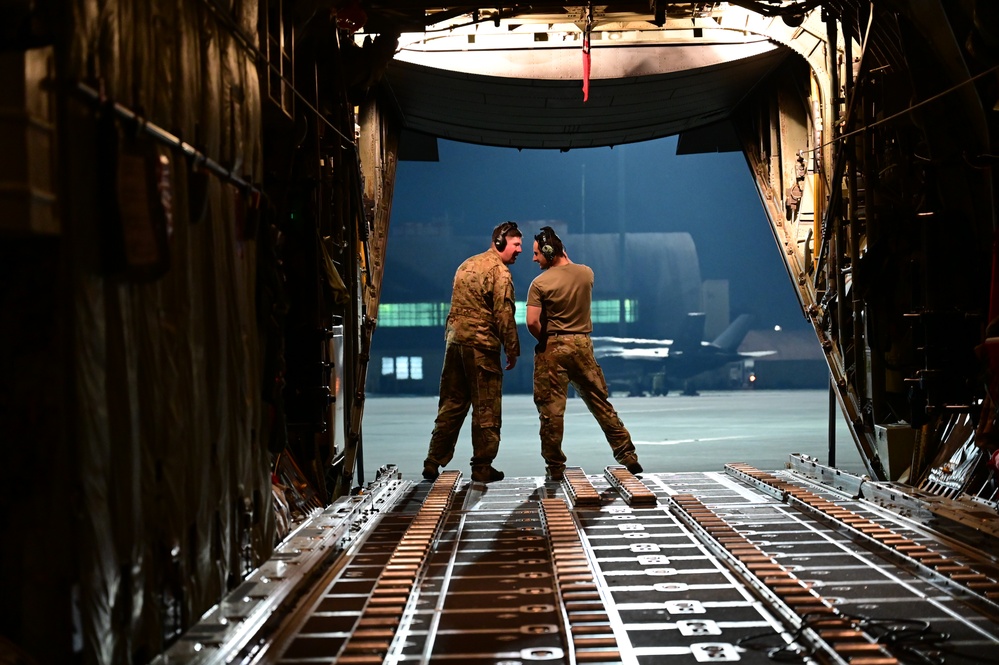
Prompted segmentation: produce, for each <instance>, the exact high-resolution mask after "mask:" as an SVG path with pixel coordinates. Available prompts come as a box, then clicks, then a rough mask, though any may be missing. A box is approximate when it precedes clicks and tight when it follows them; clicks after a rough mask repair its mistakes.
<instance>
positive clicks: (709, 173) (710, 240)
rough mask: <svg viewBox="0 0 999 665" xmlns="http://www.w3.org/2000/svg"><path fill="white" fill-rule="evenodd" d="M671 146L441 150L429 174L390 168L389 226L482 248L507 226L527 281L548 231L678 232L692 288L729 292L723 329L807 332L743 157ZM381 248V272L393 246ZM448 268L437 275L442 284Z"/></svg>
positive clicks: (419, 168)
mask: <svg viewBox="0 0 999 665" xmlns="http://www.w3.org/2000/svg"><path fill="white" fill-rule="evenodd" d="M676 142H677V139H676V137H670V138H666V139H660V140H656V141H649V142H645V143H636V144H629V145H624V146H617V147H615V148H591V149H582V150H572V151H569V152H566V153H562V152H558V151H555V150H523V151H518V150H516V149H512V148H491V147H483V146H475V145H469V144H463V143H457V142H453V141H443V140H442V141H439V142H438V146H439V154H440V161H439V162H410V161H404V162H400V163H399V168H398V174H397V179H396V186H395V195H394V199H393V204H392V226H393V228H397V227H398V226H399V225H404V224H428V223H429V224H446V225H450V226H451V227H452V229H454V231H455V232H456V233H460V234H461V235H474V234H482V237H483V239H484V240H485V242H486V243H488V237H489V233H490V231H491V230H492V228H493V227H494V226H496V225H497V224H498V223H500V222H502V221H504V220H508V219H509V220H514V221H517V222H518V223H519V224H520V226H521V228H522V230H523V231H524V235H525V242H524V245H525V252H524V255H522V256H521V258H520V260H518V262H517V264H516V265H515V266H514V268H513V269H514V270H525V269H528V270H532V271H533V270H536V269H537V267H536V266H535V265H534V264H533V263H531V257H530V243H531V241H532V236H533V234H534V233H535V232H537V229H538V228H540V227H541V226H543V225H544V224H546V223H548V222H550V221H559V222H564V223H565V224H566V225H567V228H568V230H569V232H570V233H582V232H587V233H608V232H619V231H620V230H622V228H624V229H625V230H626V231H629V232H640V231H660V232H662V231H685V232H688V233H690V234H691V236H692V237H693V239H694V243H695V245H696V247H697V253H698V256H699V260H700V266H701V278H702V279H704V280H708V279H727V280H729V299H730V306H731V316H732V317H733V318H734V317H735V316H736V315H737V314H740V313H743V312H749V313H752V314H755V315H756V326H755V327H756V328H773V326H774V325H780V326H782V327H784V328H785V329H791V330H795V329H797V330H803V329H807V328H808V324H807V322H806V321H805V319H804V317H803V315H802V313H801V309H800V307H799V306H798V302H797V299H796V297H795V294H794V289H793V287H792V286H791V283H790V281H789V278H788V276H787V272H786V271H785V269H784V266H783V263H782V262H781V256H780V252H779V250H778V247H777V244H776V242H775V241H774V238H773V234H772V233H771V231H770V228H769V226H768V224H767V221H766V216H765V214H764V212H763V207H762V205H761V203H760V199H759V195H758V194H757V192H756V188H755V185H754V183H753V180H752V177H751V175H750V172H749V167H748V166H747V165H746V161H745V158H744V157H743V156H742V153H738V152H729V153H711V154H703V155H676ZM584 178H585V196H584ZM389 244H390V248H389V255H388V261H387V263H386V266H385V269H386V271H387V272H391V270H392V261H391V256H392V252H393V249H397V248H393V247H392V246H391V245H392V238H391V235H390V240H389ZM486 246H488V245H487V244H484V245H483V248H485V247H486ZM568 249H569V253H570V256H571V254H572V248H571V246H570V247H569V248H568ZM523 264H526V267H525V265H523ZM455 268H456V266H441V270H444V271H445V272H447V273H448V275H449V276H450V275H451V274H452V273H453V272H454V269H455Z"/></svg>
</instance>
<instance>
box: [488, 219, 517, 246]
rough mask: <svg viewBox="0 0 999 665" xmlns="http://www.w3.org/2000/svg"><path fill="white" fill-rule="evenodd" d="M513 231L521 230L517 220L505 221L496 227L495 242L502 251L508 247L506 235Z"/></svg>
mask: <svg viewBox="0 0 999 665" xmlns="http://www.w3.org/2000/svg"><path fill="white" fill-rule="evenodd" d="M511 231H519V229H518V228H517V222H503V223H502V224H500V225H499V226H497V227H496V232H495V234H494V235H493V244H494V245H496V249H498V250H499V251H501V252H502V251H503V250H504V249H506V236H507V234H508V233H510V232H511Z"/></svg>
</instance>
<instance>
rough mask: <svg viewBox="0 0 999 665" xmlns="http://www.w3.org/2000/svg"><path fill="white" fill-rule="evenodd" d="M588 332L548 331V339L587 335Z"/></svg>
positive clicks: (588, 334)
mask: <svg viewBox="0 0 999 665" xmlns="http://www.w3.org/2000/svg"><path fill="white" fill-rule="evenodd" d="M589 336H590V333H567V332H557V333H548V339H557V338H559V337H589Z"/></svg>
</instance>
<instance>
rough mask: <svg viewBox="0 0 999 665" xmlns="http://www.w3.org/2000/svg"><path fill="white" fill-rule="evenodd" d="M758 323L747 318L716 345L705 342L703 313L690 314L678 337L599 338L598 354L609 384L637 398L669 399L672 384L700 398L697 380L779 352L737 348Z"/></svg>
mask: <svg viewBox="0 0 999 665" xmlns="http://www.w3.org/2000/svg"><path fill="white" fill-rule="evenodd" d="M752 322H753V317H752V316H751V315H750V314H742V315H740V316H739V317H737V318H736V319H735V321H733V322H732V323H731V324H730V325H729V326H728V328H726V329H725V330H724V331H722V333H721V334H720V335H718V337H717V338H715V339H714V341H711V342H708V341H705V340H703V339H702V338H703V337H704V313H702V312H692V313H690V314H688V315H687V319H686V321H685V322H684V326H683V329H682V330H681V332H680V334H679V335H678V336H677V337H676V339H642V338H634V337H594V338H593V351H594V355H595V356H596V358H597V361H598V362H599V363H600V366H601V367H602V368H603V370H604V375H605V376H606V377H607V381H608V383H610V384H611V385H613V384H615V383H618V384H620V383H624V384H625V385H627V386H628V390H629V392H630V393H631V394H632V395H640V394H643V393H645V392H649V393H651V394H658V395H665V394H667V393H668V392H669V389H670V387H671V385H682V386H683V390H684V393H685V394H696V390H695V388H694V385H693V383H692V381H691V380H692V379H693V378H694V377H696V376H697V375H699V374H703V373H704V372H708V371H710V370H713V369H717V368H719V367H722V366H724V365H727V364H728V363H731V362H736V361H739V360H743V359H748V358H759V357H761V356H767V355H772V354H774V353H775V351H753V352H743V353H740V352H739V351H738V350H737V349H738V348H739V345H740V344H742V340H743V339H744V338H745V337H746V333H747V332H749V327H750V325H751V324H752Z"/></svg>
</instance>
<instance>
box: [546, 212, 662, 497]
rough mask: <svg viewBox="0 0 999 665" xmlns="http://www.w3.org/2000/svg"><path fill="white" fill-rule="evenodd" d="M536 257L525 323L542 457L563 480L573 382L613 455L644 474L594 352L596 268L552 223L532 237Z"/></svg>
mask: <svg viewBox="0 0 999 665" xmlns="http://www.w3.org/2000/svg"><path fill="white" fill-rule="evenodd" d="M534 261H535V263H537V264H538V265H539V266H540V267H541V270H542V273H541V274H540V275H538V276H537V277H536V278H535V279H534V281H533V282H531V288H530V290H529V291H528V293H527V327H528V329H529V330H530V331H531V334H532V335H534V336H535V337H536V338H537V339H538V345H537V346H536V347H535V349H534V404H535V406H537V407H538V416H539V417H540V419H541V456H542V457H543V458H544V460H545V464H546V465H547V475H548V478H550V479H552V480H561V478H562V474H563V472H564V471H565V462H566V457H565V453H564V452H562V434H563V431H564V421H565V403H566V397H567V393H566V391H567V390H568V387H569V384H570V383H571V384H572V386H573V388H575V389H576V392H577V393H578V394H579V396H580V397H581V398H582V400H583V402H584V403H585V404H586V407H587V408H588V409H589V410H590V413H592V414H593V417H594V418H596V419H597V423H599V425H600V429H602V430H603V432H604V436H605V437H606V438H607V443H608V444H610V447H611V452H612V453H613V455H614V459H615V460H617V461H618V463H620V464H623V465H625V466H626V467H628V470H629V471H631V472H632V473H641V472H642V465H641V464H639V463H638V454H637V453H636V452H635V444H634V443H633V442H632V440H631V434H629V433H628V430H627V429H625V427H624V423H623V422H621V418H620V416H618V415H617V411H615V410H614V407H613V406H612V405H611V403H610V400H609V396H610V393H609V391H608V390H607V381H606V380H605V379H604V373H603V370H601V369H600V365H598V364H597V361H596V358H594V356H593V341H592V340H591V339H590V332H592V330H593V323H592V320H591V318H590V304H591V297H592V293H593V271H592V270H591V269H590V268H589V267H588V266H584V265H582V264H578V263H573V262H572V261H570V260H569V257H568V256H567V255H566V253H565V248H564V247H563V245H562V241H561V239H559V237H558V236H557V235H556V234H555V231H554V230H553V229H552V228H551V227H550V226H546V227H544V228H543V229H541V233H539V234H538V235H537V236H535V238H534Z"/></svg>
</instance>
